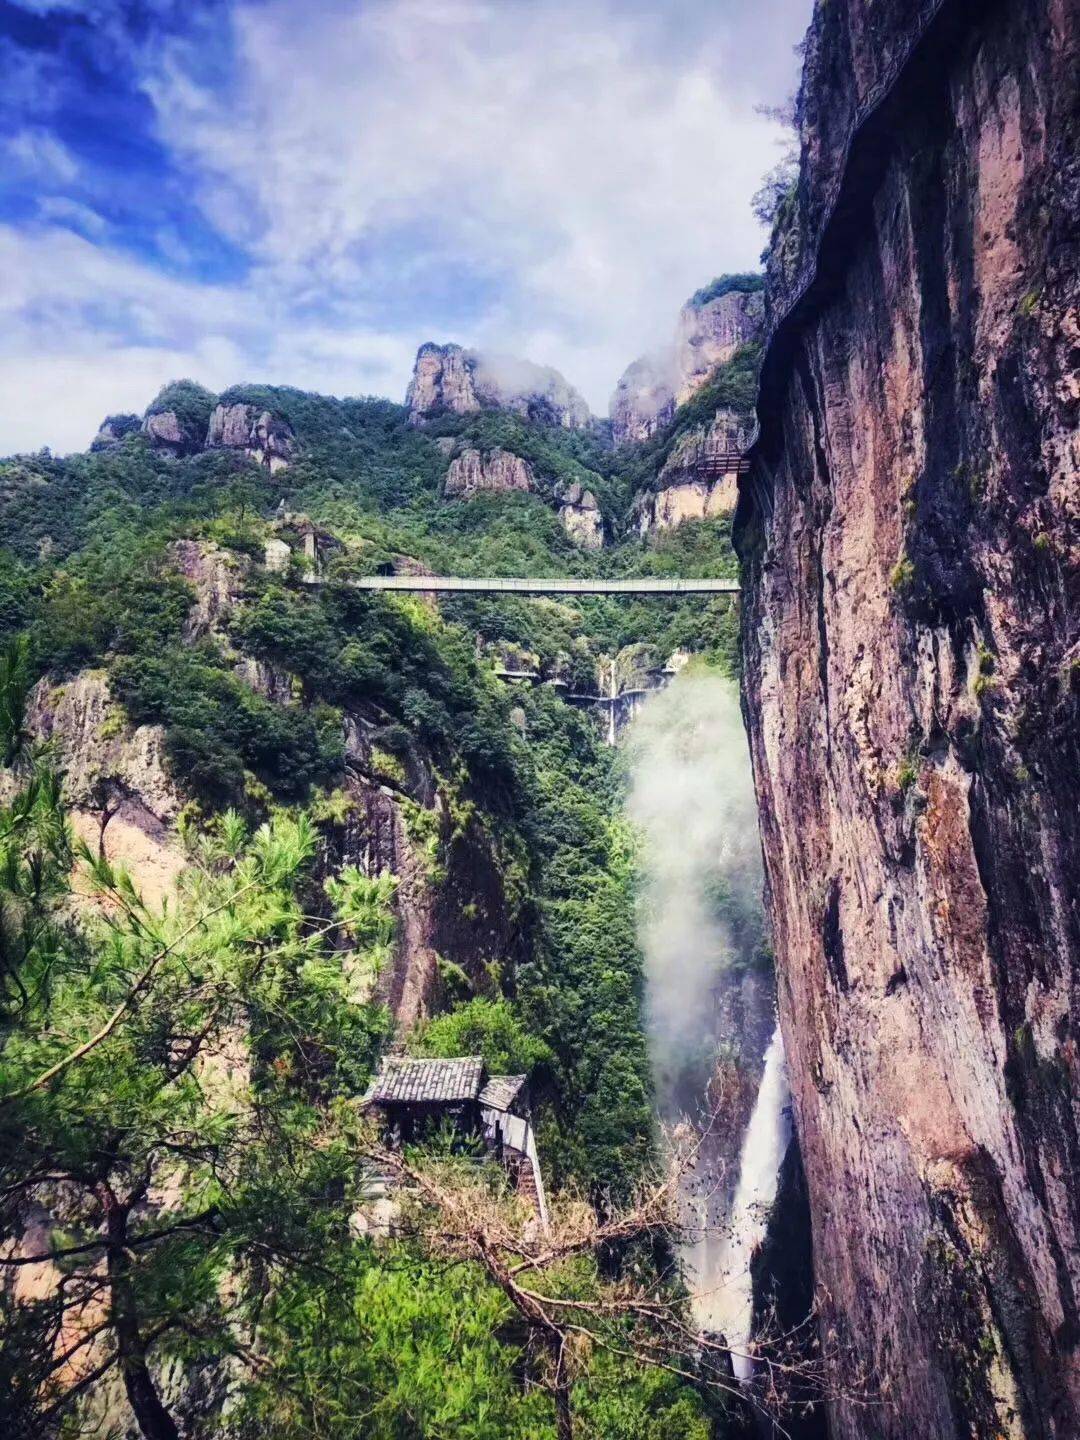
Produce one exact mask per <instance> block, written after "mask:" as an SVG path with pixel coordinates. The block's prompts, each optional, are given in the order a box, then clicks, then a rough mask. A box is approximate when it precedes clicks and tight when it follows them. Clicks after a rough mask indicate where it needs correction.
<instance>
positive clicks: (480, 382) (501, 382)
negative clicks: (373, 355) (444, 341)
mask: <svg viewBox="0 0 1080 1440" xmlns="http://www.w3.org/2000/svg"><path fill="white" fill-rule="evenodd" d="M405 403H406V405H408V407H409V418H410V420H411V421H412V423H413V424H414V425H419V424H422V423H423V422H424V421H425V420H428V419H433V418H435V417H436V416H438V415H443V414H451V415H469V414H473V413H475V412H476V411H479V410H507V411H509V412H510V413H512V414H515V415H520V416H522V417H523V418H524V419H526V420H531V421H534V422H539V423H542V424H547V425H558V426H561V427H562V428H563V429H564V430H584V429H587V428H588V426H589V425H590V424H591V423H592V415H591V414H590V411H589V407H588V405H587V404H586V402H585V399H584V397H583V396H582V395H581V394H580V393H579V392H578V391H577V390H575V389H574V387H573V386H572V385H571V384H570V382H569V381H568V380H567V379H566V378H565V377H564V376H563V375H561V374H560V373H559V371H558V370H555V369H553V368H552V367H551V366H550V365H537V364H536V363H535V362H533V361H532V360H524V359H520V358H519V357H517V356H513V355H499V354H496V353H494V352H481V351H478V350H466V349H463V347H462V346H460V345H454V344H448V345H438V344H435V343H434V342H433V341H427V342H426V343H425V344H423V345H421V346H420V349H419V350H418V351H417V352H416V363H415V365H414V366H413V374H412V379H411V380H410V382H409V388H408V390H407V392H406V395H405Z"/></svg>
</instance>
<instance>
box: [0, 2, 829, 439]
mask: <svg viewBox="0 0 1080 1440" xmlns="http://www.w3.org/2000/svg"><path fill="white" fill-rule="evenodd" d="M809 10H810V0H665V3H663V4H659V3H658V4H646V3H644V0H186V3H185V0H64V3H60V0H0V73H2V74H3V76H4V86H3V89H2V90H0V276H2V277H3V278H2V280H0V453H6V452H9V451H12V450H30V449H37V448H38V447H40V446H41V445H50V446H51V447H52V448H53V449H54V450H57V451H66V450H71V449H81V448H83V447H84V446H85V445H86V444H87V443H88V441H89V439H90V438H91V436H92V435H93V432H94V430H95V429H96V427H97V424H98V422H99V420H100V419H101V417H102V416H103V415H104V414H106V413H107V412H110V411H116V410H127V409H130V410H142V409H143V408H144V407H145V405H146V404H147V402H148V401H149V400H150V398H151V397H152V396H153V394H154V393H155V391H156V390H157V389H158V388H159V387H160V385H161V384H163V383H164V382H165V381H167V380H169V379H172V378H177V377H179V376H181V375H191V376H193V377H194V378H196V379H198V380H201V381H202V382H203V383H205V384H207V385H209V386H211V387H212V388H223V387H224V386H226V385H228V384H231V383H234V382H237V381H241V380H265V381H270V382H273V383H281V384H296V385H301V386H305V387H308V388H312V389H319V390H323V391H327V392H331V393H336V394H354V395H355V394H385V395H390V396H393V397H395V398H400V397H401V395H402V393H403V391H404V387H405V383H406V381H407V379H408V374H409V370H410V367H411V362H412V357H413V354H414V353H415V350H416V347H417V345H419V344H420V343H421V342H422V341H424V340H426V339H436V340H450V339H454V340H459V341H461V342H462V343H465V344H470V345H478V346H481V347H486V348H489V349H496V350H501V351H504V352H507V353H512V354H520V355H526V356H528V357H529V358H531V359H534V360H537V361H542V362H544V363H547V364H553V365H556V366H557V367H558V368H559V369H560V370H562V371H563V373H564V374H565V375H566V376H567V378H568V379H570V380H571V381H572V382H573V383H574V384H576V385H578V386H579V388H581V389H582V390H583V391H584V392H585V394H586V396H587V398H588V400H589V401H590V403H591V404H592V406H593V408H594V410H596V411H597V412H598V413H603V412H604V411H605V410H606V407H607V399H608V396H609V395H610V392H611V390H612V388H613V386H614V384H615V381H616V380H617V378H618V376H619V374H620V373H621V371H622V369H623V368H624V367H625V366H626V364H628V363H629V361H630V360H632V359H633V358H634V357H635V356H636V355H637V354H639V353H641V352H642V351H643V350H645V349H647V348H649V347H650V346H652V345H655V344H657V343H659V342H661V341H663V340H664V339H665V338H667V335H668V333H669V332H670V329H671V326H672V324H673V321H674V317H675V313H676V311H677V309H678V306H679V304H680V303H681V302H682V300H683V299H684V298H685V297H686V296H687V295H688V294H689V293H690V292H691V291H692V290H694V289H696V288H697V286H698V285H700V284H702V283H703V282H704V281H706V280H708V279H709V278H710V277H711V276H712V275H714V274H716V273H718V272H720V271H723V270H730V269H745V268H751V267H753V266H755V265H756V262H757V257H758V254H759V252H760V250H761V247H762V244H763V236H762V233H761V231H760V229H759V228H758V226H757V225H756V223H755V222H754V220H753V218H752V216H751V215H750V212H749V208H748V207H749V199H750V196H751V194H752V193H753V190H754V189H755V188H756V185H757V182H758V180H759V178H760V176H761V175H762V174H763V173H764V172H765V171H766V170H767V169H768V168H770V166H771V165H772V164H773V163H774V162H775V160H776V158H777V156H778V153H779V150H778V145H779V142H780V139H781V136H780V132H779V130H778V128H777V127H776V126H775V125H774V124H773V123H772V122H771V121H769V120H768V119H766V118H764V117H763V116H761V115H760V114H759V113H757V110H756V107H757V106H758V105H760V104H770V103H778V102H780V101H782V100H783V99H784V97H785V95H786V94H787V93H788V92H789V91H790V90H791V89H792V87H793V85H794V83H795V76H796V69H797V62H796V59H795V56H794V54H793V46H794V45H795V43H796V41H797V40H798V39H799V38H800V35H801V33H802V31H803V29H804V28H805V25H806V23H807V20H808V16H809Z"/></svg>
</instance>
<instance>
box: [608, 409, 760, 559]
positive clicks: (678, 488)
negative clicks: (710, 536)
mask: <svg viewBox="0 0 1080 1440" xmlns="http://www.w3.org/2000/svg"><path fill="white" fill-rule="evenodd" d="M749 440H750V429H749V426H748V424H747V423H746V422H745V421H744V420H743V419H742V418H741V417H740V416H738V415H736V414H735V413H734V411H731V410H718V411H717V413H716V415H715V416H714V417H713V419H712V420H711V421H710V423H709V424H708V425H698V426H695V428H694V429H692V430H688V431H686V433H685V434H683V435H680V436H679V437H678V439H677V440H676V442H675V445H674V447H673V448H672V451H671V454H670V455H669V456H668V458H667V460H665V462H664V465H663V468H662V469H661V471H660V474H659V475H658V476H657V478H656V487H655V489H651V490H643V491H642V492H641V493H640V494H639V495H638V496H637V498H636V499H635V500H634V504H633V506H632V508H631V516H630V518H631V521H632V523H633V524H634V526H635V527H636V528H637V530H638V532H639V533H640V534H642V535H647V534H648V533H649V531H650V530H670V529H672V528H673V527H674V526H676V525H681V524H682V523H683V521H684V520H711V519H713V518H714V517H715V516H717V515H731V514H732V513H733V512H734V510H735V505H736V502H737V501H738V498H739V489H738V479H739V476H738V465H737V463H736V460H735V457H736V456H739V455H741V454H742V453H743V452H744V451H745V450H746V448H747V446H748V444H749ZM721 453H722V454H726V455H728V456H730V457H731V468H730V469H727V470H724V471H723V472H722V473H717V467H716V466H715V465H714V464H712V463H711V462H710V461H709V459H708V457H710V456H712V455H715V454H721Z"/></svg>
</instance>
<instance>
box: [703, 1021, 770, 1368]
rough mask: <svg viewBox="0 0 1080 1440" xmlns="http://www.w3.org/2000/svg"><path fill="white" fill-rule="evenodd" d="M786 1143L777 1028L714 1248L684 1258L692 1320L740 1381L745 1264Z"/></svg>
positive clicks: (748, 1306) (748, 1291) (746, 1306)
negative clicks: (723, 1351)
mask: <svg viewBox="0 0 1080 1440" xmlns="http://www.w3.org/2000/svg"><path fill="white" fill-rule="evenodd" d="M790 1140H791V1119H790V1112H789V1109H788V1086H787V1067H786V1066H785V1064H784V1043H783V1040H782V1039H781V1036H780V1027H779V1025H777V1026H776V1028H775V1029H774V1030H773V1034H772V1039H771V1040H770V1041H769V1048H768V1050H767V1051H766V1054H765V1070H764V1073H763V1074H762V1077H761V1085H760V1086H759V1087H758V1092H757V1099H756V1100H755V1102H754V1109H753V1111H752V1113H751V1115H750V1123H749V1125H747V1127H746V1134H745V1136H744V1137H743V1143H742V1150H741V1152H740V1155H739V1183H738V1186H737V1187H736V1190H735V1198H734V1200H733V1201H732V1204H731V1214H730V1217H729V1219H728V1223H727V1227H726V1229H725V1232H724V1234H723V1235H722V1236H721V1237H720V1243H719V1245H711V1244H710V1243H709V1241H710V1239H711V1238H712V1237H710V1236H708V1235H706V1236H704V1237H703V1238H702V1239H701V1240H699V1241H698V1242H697V1244H695V1246H694V1247H693V1251H692V1253H691V1255H690V1256H689V1257H688V1266H687V1268H688V1269H691V1268H693V1271H694V1273H693V1276H692V1280H693V1295H694V1300H693V1305H694V1318H695V1319H696V1321H697V1323H698V1325H699V1326H700V1327H701V1328H702V1329H703V1330H709V1331H712V1332H714V1333H716V1334H721V1335H723V1336H724V1339H725V1340H726V1341H727V1343H728V1345H729V1346H730V1347H731V1350H732V1352H733V1353H732V1367H733V1369H734V1371H735V1376H736V1378H737V1379H738V1380H740V1381H744V1382H745V1381H747V1380H749V1379H750V1376H751V1374H752V1373H753V1368H754V1366H753V1361H752V1360H751V1359H750V1358H749V1357H748V1356H747V1354H746V1349H747V1343H748V1341H749V1340H750V1332H751V1320H752V1315H753V1306H754V1297H753V1289H752V1285H751V1279H750V1262H751V1260H752V1258H753V1255H754V1251H755V1250H756V1249H757V1247H758V1246H759V1245H760V1244H761V1242H762V1240H764V1238H765V1224H766V1221H767V1220H768V1218H769V1211H770V1210H771V1208H772V1204H773V1201H774V1200H775V1199H776V1184H777V1178H778V1175H779V1172H780V1166H781V1163H782V1162H783V1159H784V1154H785V1152H786V1150H787V1147H788V1143H789V1141H790Z"/></svg>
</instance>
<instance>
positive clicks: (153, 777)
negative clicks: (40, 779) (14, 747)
mask: <svg viewBox="0 0 1080 1440" xmlns="http://www.w3.org/2000/svg"><path fill="white" fill-rule="evenodd" d="M26 727H27V730H28V731H29V733H30V735H31V736H32V738H33V739H34V740H35V741H38V742H40V743H43V744H44V743H47V744H49V745H51V746H52V748H53V752H54V754H55V756H56V764H57V767H58V768H59V770H60V772H61V774H62V776H63V791H64V800H65V802H66V804H67V805H68V807H69V814H70V819H71V824H72V828H73V830H74V831H75V833H76V834H77V835H78V836H79V837H80V838H81V839H83V840H85V841H86V843H87V844H88V845H89V846H90V848H91V849H92V850H94V851H95V852H97V851H98V850H99V849H100V850H101V851H102V852H103V853H104V854H105V855H106V857H107V858H108V859H109V860H111V861H114V862H116V863H119V864H122V865H123V866H124V867H125V868H126V869H127V870H128V871H129V873H130V874H131V876H132V878H133V879H134V881H135V883H136V885H137V886H138V888H139V889H140V890H141V892H142V894H143V895H144V897H145V898H146V899H147V900H148V901H150V902H151V903H156V902H158V901H160V900H161V899H162V898H163V897H164V896H165V895H167V894H168V893H169V891H170V890H171V888H172V886H173V884H174V883H175V880H176V877H177V875H179V873H180V871H181V870H182V869H183V867H184V864H185V863H186V861H185V856H184V853H183V848H182V846H181V845H180V844H179V842H178V840H177V839H176V837H175V835H174V833H173V828H172V827H173V825H174V822H175V821H176V818H177V816H178V815H179V813H180V810H181V807H182V806H183V803H184V796H183V795H181V793H180V791H179V790H178V789H177V787H176V786H175V784H174V783H173V781H172V779H171V777H170V776H169V774H168V771H167V769H166V766H165V735H164V731H163V730H162V728H161V726H160V725H139V726H135V727H133V726H131V725H129V724H128V723H127V721H126V720H125V718H124V715H123V711H122V710H121V708H120V706H119V705H118V704H117V703H116V702H115V701H114V700H113V698H112V696H111V695H110V693H109V685H108V681H107V680H106V678H105V676H104V675H103V674H102V673H101V672H100V671H97V670H84V671H82V672H81V673H80V674H78V675H76V676H75V677H74V678H73V679H71V680H69V681H67V682H66V683H65V684H63V685H54V684H51V683H50V682H49V681H47V680H42V681H40V682H39V683H38V684H37V685H36V686H35V688H34V690H33V691H32V693H31V695H30V700H29V704H28V705H27V710H26Z"/></svg>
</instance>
